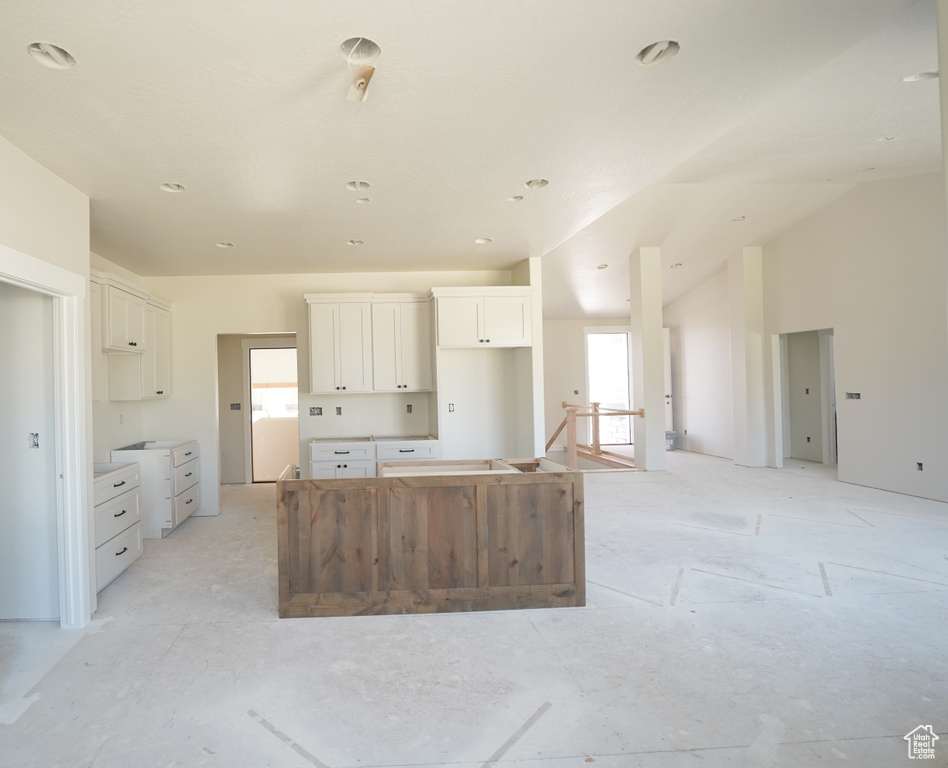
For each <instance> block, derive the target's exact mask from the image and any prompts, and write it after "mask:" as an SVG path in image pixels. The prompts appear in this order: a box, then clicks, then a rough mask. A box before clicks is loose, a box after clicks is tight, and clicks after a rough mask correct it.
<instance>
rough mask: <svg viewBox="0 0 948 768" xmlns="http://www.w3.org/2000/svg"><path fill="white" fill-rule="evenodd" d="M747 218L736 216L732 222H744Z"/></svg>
mask: <svg viewBox="0 0 948 768" xmlns="http://www.w3.org/2000/svg"><path fill="white" fill-rule="evenodd" d="M746 218H747V217H746V216H735V217H734V218H733V219H731V221H744V219H746Z"/></svg>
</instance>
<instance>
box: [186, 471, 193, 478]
mask: <svg viewBox="0 0 948 768" xmlns="http://www.w3.org/2000/svg"><path fill="white" fill-rule="evenodd" d="M193 474H194V473H193V472H188V474H186V475H185V477H191V475H193Z"/></svg>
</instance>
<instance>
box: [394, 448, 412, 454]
mask: <svg viewBox="0 0 948 768" xmlns="http://www.w3.org/2000/svg"><path fill="white" fill-rule="evenodd" d="M398 452H399V453H414V452H415V449H414V448H399V449H398Z"/></svg>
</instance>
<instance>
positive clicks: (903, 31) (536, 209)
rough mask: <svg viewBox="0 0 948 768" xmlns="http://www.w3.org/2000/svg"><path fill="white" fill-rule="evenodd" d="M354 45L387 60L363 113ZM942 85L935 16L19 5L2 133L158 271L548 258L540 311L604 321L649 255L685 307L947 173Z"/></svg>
mask: <svg viewBox="0 0 948 768" xmlns="http://www.w3.org/2000/svg"><path fill="white" fill-rule="evenodd" d="M353 37H357V38H358V37H365V38H369V39H371V40H373V41H375V42H376V43H377V44H378V46H379V47H380V48H381V54H380V55H379V56H378V58H377V59H376V60H375V61H373V62H372V64H373V65H374V66H375V67H376V70H375V73H374V75H373V77H372V79H371V81H370V83H369V85H368V88H367V90H366V98H365V100H364V101H363V102H354V101H348V100H347V99H346V95H347V93H348V91H349V89H350V86H351V83H352V81H353V76H354V69H355V64H354V62H353V61H351V60H347V59H346V58H345V57H344V56H343V55H342V53H341V52H340V45H341V44H342V43H343V41H345V40H347V39H349V38H353ZM661 40H675V41H677V42H678V43H679V44H680V51H679V53H678V55H677V56H676V57H674V58H672V59H670V60H668V61H666V62H664V63H662V64H659V65H657V66H653V67H643V66H639V65H638V64H637V63H636V54H637V53H638V52H639V51H640V50H641V49H642V48H644V47H645V46H647V45H649V44H650V43H653V42H656V41H661ZM34 42H49V43H54V44H56V45H58V46H61V47H62V48H65V49H66V50H68V51H69V52H70V53H71V54H72V55H73V56H74V57H75V60H76V65H75V66H74V67H72V68H70V69H66V70H62V71H59V70H54V69H49V68H46V67H43V66H40V65H39V64H38V63H37V62H36V61H34V59H33V58H32V57H31V56H30V55H29V54H28V52H27V48H28V46H29V45H30V44H31V43H34ZM937 69H938V62H937V41H936V24H935V3H934V0H833V2H831V3H828V2H826V0H662V2H656V1H655V0H592V1H591V2H585V3H580V2H576V1H575V0H508V2H498V1H497V0H458V2H444V0H386V2H377V3H367V2H365V3H354V2H351V0H346V1H341V0H340V1H334V0H328V1H327V0H323V1H322V2H313V0H280V2H277V3H261V2H259V1H258V0H229V2H219V1H217V0H215V1H213V2H210V1H204V2H194V1H193V0H162V2H155V3H116V2H114V0H112V1H111V2H109V1H107V0H84V1H83V2H81V3H78V2H75V0H44V1H43V2H35V0H6V1H5V2H4V4H3V23H2V24H0V105H2V106H0V135H2V136H4V137H5V138H6V139H8V140H9V141H11V142H12V143H14V144H15V145H17V146H18V147H20V148H21V149H22V150H23V151H24V152H26V153H27V154H29V155H30V156H32V157H33V158H35V159H36V160H37V161H39V162H40V163H42V164H43V165H45V166H46V167H47V168H49V169H50V170H52V171H53V172H54V173H56V174H57V175H59V176H60V177H62V178H63V179H65V180H66V181H68V182H69V183H71V184H72V185H74V186H75V187H77V188H78V189H80V190H81V191H83V192H85V193H86V194H88V195H89V197H90V198H91V216H92V221H91V227H92V243H91V248H92V250H93V251H95V252H97V253H99V254H100V255H102V256H104V257H106V258H108V259H111V260H112V261H114V262H116V263H118V264H121V265H122V266H124V267H127V268H128V269H130V270H132V271H134V272H136V273H138V274H140V275H143V276H150V275H194V274H257V273H300V272H327V271H329V272H360V271H395V270H398V271H402V270H407V271H417V270H442V269H448V270H455V269H496V268H505V267H507V266H509V265H511V264H513V263H515V262H517V261H520V260H521V259H523V258H526V257H528V256H542V257H543V261H542V263H543V271H544V292H545V302H544V312H545V315H546V316H548V317H578V316H584V315H585V316H599V317H603V316H615V315H621V314H623V313H625V312H626V311H627V307H628V305H627V303H626V299H627V298H628V279H627V277H628V276H627V271H626V264H627V257H628V255H629V253H631V252H633V251H634V250H635V249H636V248H638V247H640V246H644V245H658V246H661V247H662V254H663V264H664V266H666V267H668V268H669V269H666V270H665V272H664V274H663V280H664V300H665V301H666V302H668V301H671V300H674V299H675V298H677V297H678V296H681V295H682V294H683V293H684V292H685V291H687V290H689V289H690V288H692V287H694V286H695V285H696V284H698V283H699V282H700V281H701V280H703V279H705V278H706V277H707V276H708V275H710V274H712V273H713V272H714V271H715V270H717V269H719V268H720V266H721V264H722V263H723V260H724V259H726V258H727V256H728V255H729V254H730V253H733V252H734V251H735V250H738V249H740V247H741V246H743V245H754V244H761V243H764V242H766V241H767V240H768V239H769V238H771V237H772V236H774V234H776V233H779V232H780V231H783V230H784V229H786V228H787V227H788V226H791V225H792V224H793V223H795V222H797V221H799V220H800V219H802V218H804V217H806V216H807V215H809V214H810V213H812V212H814V211H815V210H817V209H819V208H820V207H821V206H823V205H825V204H826V203H827V202H829V201H830V200H832V199H833V198H834V197H836V196H838V195H840V194H842V193H844V192H845V191H846V190H847V189H849V188H851V186H852V185H854V184H858V183H866V182H869V181H875V180H881V179H888V178H895V177H901V176H910V175H917V174H922V173H931V172H936V171H939V170H941V150H940V147H941V140H940V125H939V97H938V80H937V79H929V80H921V81H919V82H908V83H906V82H903V78H904V77H906V76H910V75H915V74H917V73H921V72H931V71H935V70H937ZM869 168H871V169H873V170H860V169H869ZM539 178H542V179H547V180H549V184H548V185H547V186H545V187H543V188H539V189H527V188H525V187H524V183H525V182H526V181H528V180H531V179H539ZM350 181H365V182H368V184H369V187H368V188H367V189H364V190H362V191H351V190H349V189H347V187H346V184H347V182H350ZM164 183H174V184H180V185H182V186H183V187H184V189H185V191H184V192H181V193H177V194H170V193H167V192H164V191H162V190H161V189H160V185H162V184H164ZM518 196H519V197H522V199H521V200H518V201H512V200H511V199H510V198H514V197H518ZM357 198H367V199H368V202H361V203H359V202H356V200H357ZM742 217H743V218H742ZM483 238H489V239H490V242H488V243H482V244H478V243H476V242H475V241H476V240H477V239H483ZM349 241H361V244H357V245H350V244H349ZM218 243H233V247H230V248H222V247H218V246H217V244H218ZM678 263H680V264H681V267H680V268H677V269H675V270H671V269H670V267H671V265H672V264H678ZM602 264H606V265H607V267H606V268H604V269H597V267H599V266H600V265H602Z"/></svg>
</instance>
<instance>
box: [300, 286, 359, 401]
mask: <svg viewBox="0 0 948 768" xmlns="http://www.w3.org/2000/svg"><path fill="white" fill-rule="evenodd" d="M304 298H305V299H306V302H307V304H309V367H310V392H311V393H313V394H328V393H334V394H335V393H342V392H371V391H372V306H371V304H370V303H369V300H368V296H360V295H355V294H307V295H306V296H304Z"/></svg>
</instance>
